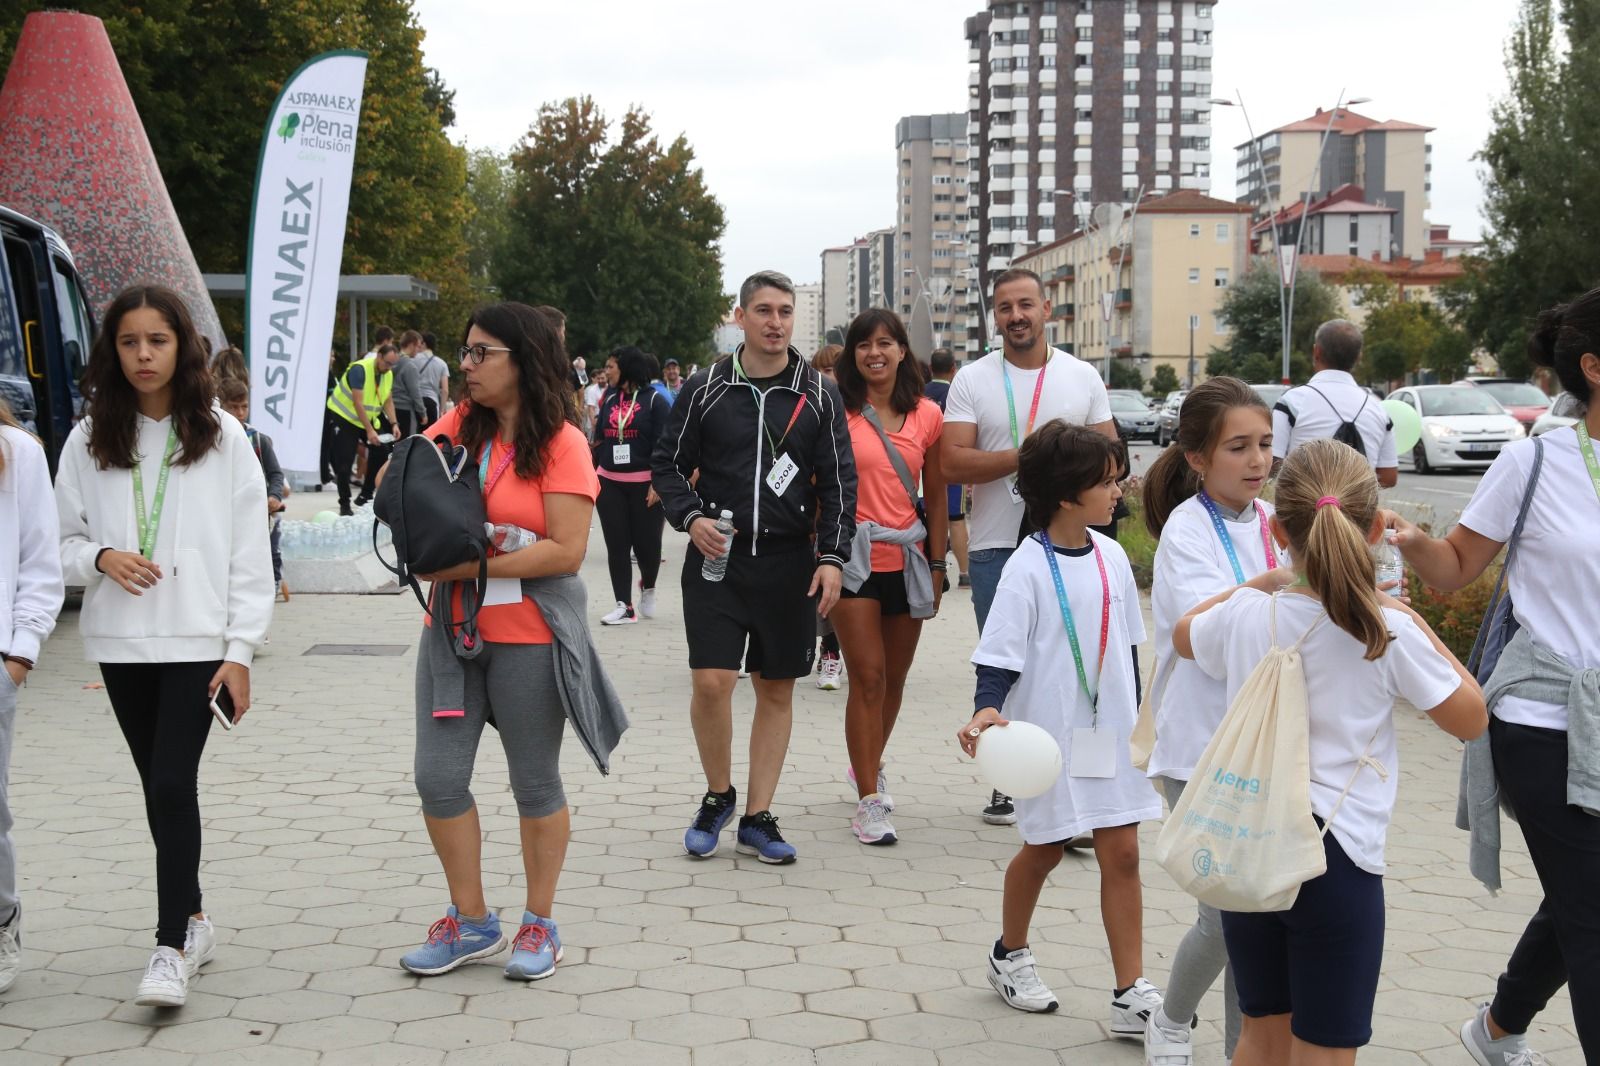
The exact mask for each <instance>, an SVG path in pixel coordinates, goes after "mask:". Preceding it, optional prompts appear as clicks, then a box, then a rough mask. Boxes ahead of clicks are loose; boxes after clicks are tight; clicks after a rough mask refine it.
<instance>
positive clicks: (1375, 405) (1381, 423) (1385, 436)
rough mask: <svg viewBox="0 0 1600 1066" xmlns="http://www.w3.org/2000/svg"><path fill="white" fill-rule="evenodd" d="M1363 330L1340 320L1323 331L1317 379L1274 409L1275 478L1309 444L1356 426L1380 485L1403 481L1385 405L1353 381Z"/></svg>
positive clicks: (1317, 346)
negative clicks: (1283, 463) (1288, 458)
mask: <svg viewBox="0 0 1600 1066" xmlns="http://www.w3.org/2000/svg"><path fill="white" fill-rule="evenodd" d="M1361 343H1362V342H1361V330H1360V328H1359V327H1358V326H1356V324H1355V323H1353V322H1346V321H1345V320H1344V319H1342V318H1336V319H1334V320H1333V321H1331V322H1324V323H1323V324H1322V325H1320V326H1318V327H1317V335H1316V340H1315V342H1314V343H1313V345H1312V348H1311V365H1312V366H1313V367H1315V368H1316V371H1317V372H1316V374H1315V375H1314V376H1313V377H1312V378H1311V380H1310V381H1308V382H1306V383H1305V384H1304V385H1301V386H1300V387H1298V388H1294V389H1290V390H1289V391H1288V392H1286V393H1284V394H1283V396H1282V398H1281V399H1279V400H1278V403H1277V405H1276V406H1275V407H1274V408H1273V410H1272V458H1273V473H1277V463H1278V462H1280V461H1282V459H1283V457H1284V456H1286V455H1288V454H1289V453H1290V452H1292V451H1294V449H1295V447H1296V446H1297V445H1300V444H1304V443H1305V442H1306V441H1308V440H1320V439H1322V438H1330V439H1331V438H1333V437H1334V436H1335V434H1337V433H1338V431H1339V428H1340V426H1342V425H1344V424H1345V423H1347V422H1348V423H1350V424H1351V425H1353V426H1354V427H1355V430H1356V433H1357V434H1358V435H1359V436H1360V438H1361V444H1362V448H1363V450H1364V451H1365V454H1366V457H1367V462H1369V463H1371V464H1372V467H1373V469H1374V470H1375V471H1376V472H1377V474H1378V484H1379V485H1382V486H1383V487H1384V488H1386V489H1391V488H1394V486H1395V483H1396V482H1397V481H1399V480H1400V465H1399V460H1398V459H1397V458H1396V456H1395V445H1394V423H1393V422H1391V421H1389V415H1388V413H1387V412H1385V411H1384V409H1383V404H1382V403H1381V402H1380V401H1379V400H1378V398H1377V397H1376V396H1374V395H1372V393H1371V392H1369V391H1368V390H1367V389H1364V388H1362V387H1361V386H1360V385H1358V384H1356V379H1355V378H1353V377H1351V376H1350V371H1351V370H1353V369H1355V365H1356V363H1358V362H1360V361H1361Z"/></svg>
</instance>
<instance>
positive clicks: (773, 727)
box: [651, 271, 856, 863]
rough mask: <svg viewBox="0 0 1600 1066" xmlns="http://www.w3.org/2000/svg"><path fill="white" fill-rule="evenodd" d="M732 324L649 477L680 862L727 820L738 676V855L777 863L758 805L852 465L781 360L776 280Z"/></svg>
mask: <svg viewBox="0 0 1600 1066" xmlns="http://www.w3.org/2000/svg"><path fill="white" fill-rule="evenodd" d="M734 321H735V322H736V323H737V324H738V325H739V327H740V328H741V329H743V330H744V343H742V344H740V345H739V348H738V350H737V351H735V352H734V353H733V354H732V355H731V356H728V357H726V358H724V359H721V360H718V361H717V362H716V363H713V364H712V366H711V367H710V369H709V370H706V371H704V372H701V373H697V374H695V376H694V377H692V378H690V379H689V381H688V383H687V384H686V385H685V386H684V387H683V392H682V394H681V395H680V396H679V397H678V401H677V403H675V404H673V407H672V417H671V419H670V420H669V421H668V423H667V427H666V429H665V430H663V431H662V433H661V436H660V437H659V438H658V440H657V443H656V450H655V455H654V456H653V460H652V464H651V465H652V467H653V474H654V476H653V479H652V481H653V484H654V486H655V490H656V493H657V494H658V495H659V496H660V497H661V502H662V504H663V506H664V508H665V510H666V514H667V518H668V519H669V520H670V521H671V522H672V524H673V526H674V527H675V528H677V529H681V530H683V531H684V532H686V533H688V534H689V539H690V548H689V551H688V553H687V555H686V557H685V559H684V566H683V613H684V618H685V620H686V621H688V622H689V625H688V626H687V627H686V628H687V630H688V633H687V635H688V642H689V670H690V675H691V677H692V683H693V696H692V698H691V701H690V706H689V714H690V722H691V723H692V725H693V727H694V735H695V742H696V744H697V745H698V746H699V749H700V764H701V766H702V768H703V769H704V770H705V775H706V793H705V796H704V797H703V798H702V799H701V801H700V808H699V810H698V811H697V812H696V813H695V816H694V821H693V822H692V823H691V825H690V826H689V830H688V832H687V833H685V834H684V841H683V846H684V850H685V851H687V852H688V853H689V854H690V855H694V856H697V857H701V858H704V857H706V856H709V855H711V854H712V853H713V852H715V851H716V850H717V844H718V838H719V836H720V834H721V832H722V830H723V828H724V827H725V826H726V825H727V824H728V821H729V819H731V818H732V817H733V814H734V812H735V811H736V810H737V801H738V794H737V792H736V790H735V789H734V787H733V781H732V763H733V690H734V686H735V685H736V684H737V683H738V679H739V668H740V665H741V663H743V664H744V665H745V666H746V668H747V669H748V670H749V671H750V678H751V683H752V684H753V685H754V686H755V693H756V708H755V719H754V721H753V722H752V723H751V727H750V780H749V788H748V790H747V792H746V796H745V800H746V802H745V812H746V813H745V816H744V817H742V818H740V819H739V829H738V848H739V850H740V851H742V852H746V853H750V854H754V855H755V856H756V857H757V858H759V859H760V860H761V861H762V862H766V863H789V862H793V861H794V859H795V850H794V847H793V846H792V845H790V844H789V843H788V842H787V841H785V840H784V839H783V836H782V835H781V834H780V833H779V831H778V823H777V820H776V819H775V818H773V816H772V811H771V805H772V798H773V795H774V793H775V792H776V791H777V787H778V776H779V773H780V772H781V771H782V769H783V760H784V756H785V755H786V754H787V752H788V750H789V732H790V727H791V719H792V709H793V701H794V682H795V679H796V678H798V677H805V676H807V675H809V674H810V673H811V660H812V657H813V655H814V654H815V653H816V620H817V617H818V616H819V615H820V616H824V617H826V615H827V614H828V612H829V611H831V610H832V609H833V605H834V604H835V603H836V602H837V601H838V599H839V586H840V581H841V577H842V571H843V568H844V564H845V563H846V562H848V561H849V558H850V547H851V542H852V539H853V537H854V535H855V517H854V516H855V511H856V471H855V459H854V453H853V452H852V451H851V449H850V432H849V429H848V428H847V427H846V425H845V415H844V405H843V404H842V403H841V402H840V400H839V391H838V389H837V388H836V387H835V386H834V384H833V382H831V381H829V380H827V379H826V378H824V377H823V376H822V375H821V374H819V373H818V372H817V371H816V370H815V369H813V368H812V367H811V365H810V364H809V363H807V362H806V360H805V359H804V358H802V357H801V355H800V353H799V352H797V351H795V350H794V348H793V347H791V346H790V344H789V340H790V337H791V336H792V335H793V333H794V284H793V283H792V282H790V281H789V279H788V278H787V277H785V276H784V275H782V274H779V273H777V272H776V271H762V272H761V273H758V274H754V275H752V276H751V277H749V278H748V279H746V281H745V283H744V284H743V285H742V286H740V289H739V306H738V307H737V308H736V309H735V310H734ZM696 472H698V477H696V476H695V475H696ZM722 511H729V512H731V513H732V515H733V526H734V533H733V537H732V540H731V543H730V542H729V541H728V540H726V539H725V538H724V537H723V535H722V534H721V533H720V532H718V530H717V519H718V515H719V514H720V512H722ZM813 538H815V542H814V543H813ZM719 559H725V562H724V564H723V566H724V567H725V570H724V572H723V576H722V577H721V578H720V579H718V578H715V577H713V578H712V579H707V578H706V577H705V575H704V570H705V567H706V564H707V561H708V560H710V561H712V562H715V561H716V560H719ZM747 643H748V647H749V650H748V655H747V653H746V644H747Z"/></svg>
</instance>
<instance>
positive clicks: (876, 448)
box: [845, 397, 944, 573]
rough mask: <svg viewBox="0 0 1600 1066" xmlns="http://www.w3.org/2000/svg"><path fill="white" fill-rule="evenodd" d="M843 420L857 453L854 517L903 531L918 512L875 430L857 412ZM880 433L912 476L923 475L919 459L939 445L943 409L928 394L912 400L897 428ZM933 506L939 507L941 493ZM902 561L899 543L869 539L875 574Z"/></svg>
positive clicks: (898, 567) (897, 568)
mask: <svg viewBox="0 0 1600 1066" xmlns="http://www.w3.org/2000/svg"><path fill="white" fill-rule="evenodd" d="M845 422H846V424H847V425H848V426H849V427H850V447H851V449H852V450H853V451H854V452H855V457H856V521H858V522H859V521H862V520H864V519H870V520H871V521H873V522H876V523H878V525H880V526H889V527H890V528H893V529H905V528H906V527H907V526H909V525H911V523H912V522H915V521H916V520H917V512H916V510H915V509H914V508H913V507H912V506H911V499H910V497H908V496H907V495H906V487H905V484H904V482H902V481H901V480H900V475H899V474H897V473H895V470H894V466H893V464H891V463H890V462H889V453H888V452H886V451H884V450H883V442H882V441H881V440H879V439H878V431H877V430H875V429H873V428H872V423H871V422H868V421H867V420H866V419H865V418H862V417H861V415H860V413H858V412H847V413H846V415H845ZM884 432H886V433H888V434H889V439H890V440H891V441H893V442H894V445H895V447H896V448H898V449H899V451H900V455H901V457H902V458H903V459H905V461H906V467H907V468H908V469H910V471H911V476H912V477H913V478H915V479H917V480H918V482H920V481H921V479H922V464H923V458H924V457H925V456H926V455H927V454H928V449H929V448H932V447H935V446H936V445H937V444H938V443H939V435H940V434H941V433H943V432H944V412H943V411H941V410H939V405H938V404H936V403H934V402H933V401H932V400H930V399H928V398H927V397H923V398H922V400H921V401H919V402H918V403H917V406H916V407H915V408H914V409H913V410H912V412H911V413H910V414H908V415H906V421H905V424H904V425H902V426H901V427H900V428H899V429H896V430H890V429H888V428H887V427H885V429H884ZM936 505H937V506H940V507H943V506H944V499H943V498H942V497H941V498H940V499H939V500H938V501H936ZM905 565H906V561H905V553H904V551H903V550H902V549H901V548H900V546H899V545H898V544H883V543H880V542H874V544H873V545H872V569H873V571H874V572H878V573H881V572H884V571H900V570H904V569H905Z"/></svg>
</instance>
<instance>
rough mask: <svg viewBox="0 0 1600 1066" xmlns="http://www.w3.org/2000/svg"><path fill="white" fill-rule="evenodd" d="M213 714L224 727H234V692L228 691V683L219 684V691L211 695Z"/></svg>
mask: <svg viewBox="0 0 1600 1066" xmlns="http://www.w3.org/2000/svg"><path fill="white" fill-rule="evenodd" d="M211 714H212V716H213V717H214V718H216V720H217V721H218V722H221V723H222V728H223V729H232V728H233V722H234V706H233V693H231V692H229V691H228V686H227V685H218V686H217V691H216V694H215V695H214V696H212V697H211Z"/></svg>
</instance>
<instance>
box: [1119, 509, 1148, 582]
mask: <svg viewBox="0 0 1600 1066" xmlns="http://www.w3.org/2000/svg"><path fill="white" fill-rule="evenodd" d="M1123 498H1124V499H1125V500H1126V501H1127V504H1128V517H1127V518H1124V519H1123V520H1122V521H1121V522H1119V523H1118V524H1117V543H1118V544H1120V545H1122V550H1123V551H1125V552H1127V553H1128V562H1129V563H1130V564H1131V565H1132V566H1133V579H1134V581H1135V582H1136V583H1137V584H1138V586H1139V587H1140V588H1141V589H1144V590H1146V591H1148V590H1149V588H1150V582H1151V580H1152V579H1153V578H1154V576H1155V571H1156V538H1154V537H1152V536H1151V535H1150V531H1149V530H1148V529H1146V528H1145V525H1144V501H1143V500H1142V499H1140V497H1139V495H1138V494H1137V493H1130V494H1129V495H1128V496H1125V497H1123Z"/></svg>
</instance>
